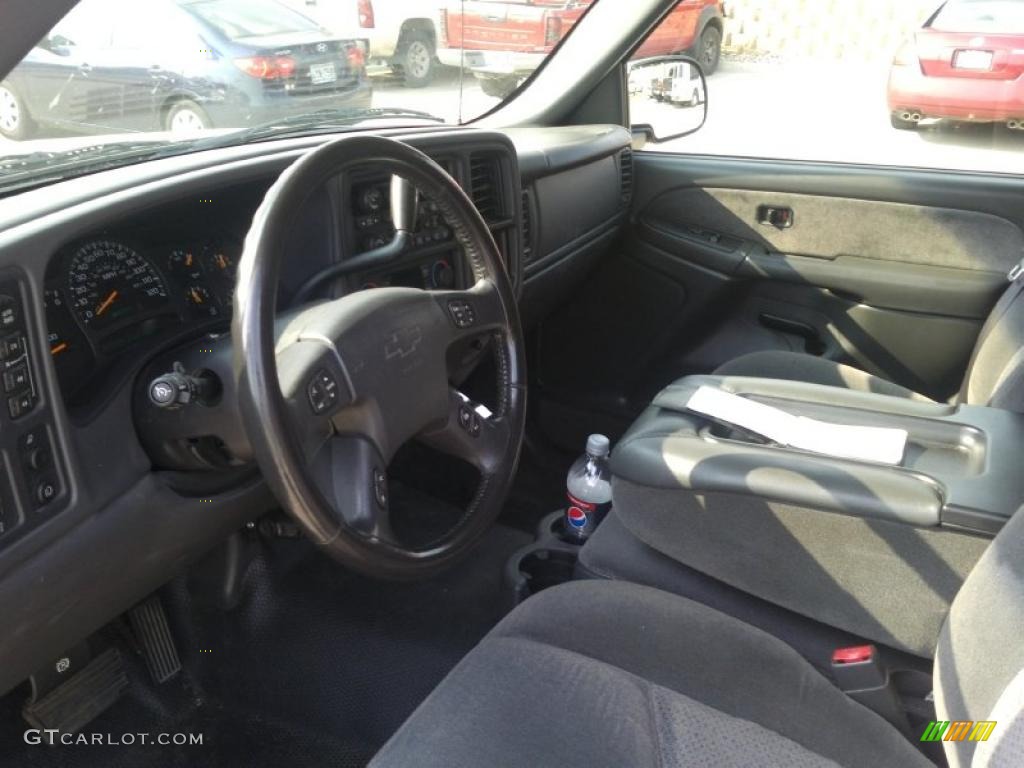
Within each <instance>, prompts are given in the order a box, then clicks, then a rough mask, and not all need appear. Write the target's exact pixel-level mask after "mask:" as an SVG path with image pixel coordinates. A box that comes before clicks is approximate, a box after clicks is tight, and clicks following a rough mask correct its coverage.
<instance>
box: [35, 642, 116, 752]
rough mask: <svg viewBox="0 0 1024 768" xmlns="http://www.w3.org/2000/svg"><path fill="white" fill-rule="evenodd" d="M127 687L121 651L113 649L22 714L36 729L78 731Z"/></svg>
mask: <svg viewBox="0 0 1024 768" xmlns="http://www.w3.org/2000/svg"><path fill="white" fill-rule="evenodd" d="M127 687H128V676H127V675H126V674H125V671H124V665H123V664H122V663H121V654H120V653H119V652H118V650H117V649H116V648H110V649H108V650H106V651H104V652H103V653H102V654H100V655H99V656H97V657H96V658H95V659H93V660H92V661H91V662H89V663H88V664H87V665H86V666H85V667H83V668H82V670H81V671H79V672H76V673H75V674H74V675H73V676H71V677H70V678H68V679H67V680H66V681H65V682H63V683H61V684H60V685H58V686H57V687H56V688H54V689H53V690H52V691H50V692H49V693H47V694H46V695H45V696H43V697H42V698H39V699H36V700H35V701H31V702H29V703H28V704H26V705H25V707H24V708H23V709H22V711H21V714H22V716H23V717H24V718H25V720H26V721H28V723H29V724H30V725H32V726H33V727H35V728H39V729H54V730H57V731H60V732H61V733H77V732H78V731H79V730H81V729H82V728H83V727H84V726H86V725H87V724H88V723H90V722H91V721H92V720H93V718H95V717H96V716H97V715H99V714H100V713H101V712H103V711H104V710H105V709H107V707H109V706H110V705H111V704H113V703H114V702H115V701H117V699H118V698H119V697H120V696H121V693H122V692H123V691H124V689H125V688H127Z"/></svg>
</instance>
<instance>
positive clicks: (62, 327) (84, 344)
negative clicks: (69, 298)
mask: <svg viewBox="0 0 1024 768" xmlns="http://www.w3.org/2000/svg"><path fill="white" fill-rule="evenodd" d="M43 300H44V302H45V305H46V326H47V341H48V343H49V346H50V354H51V355H53V365H54V367H55V368H56V369H57V378H58V379H59V380H60V384H61V388H62V389H63V390H64V393H65V394H66V395H71V394H72V393H73V392H74V391H75V390H76V389H77V388H78V387H80V386H81V385H82V384H84V383H85V382H86V380H87V379H88V378H89V377H90V376H91V374H92V369H93V367H94V366H95V363H96V359H95V357H94V356H93V351H92V347H91V346H90V344H89V341H88V340H87V339H86V338H85V335H84V334H83V333H82V330H81V328H79V327H78V324H77V323H75V320H74V318H73V317H72V316H71V312H70V311H69V309H68V305H67V302H66V301H65V300H64V295H63V293H62V292H61V291H60V289H57V288H47V289H46V290H45V291H44V292H43Z"/></svg>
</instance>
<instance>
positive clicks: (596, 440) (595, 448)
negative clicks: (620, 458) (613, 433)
mask: <svg viewBox="0 0 1024 768" xmlns="http://www.w3.org/2000/svg"><path fill="white" fill-rule="evenodd" d="M611 446H612V441H611V440H609V439H608V438H607V437H605V436H604V435H591V436H590V437H588V438H587V455H588V456H593V457H594V458H595V459H600V458H602V457H604V456H607V455H608V454H609V453H610V452H611Z"/></svg>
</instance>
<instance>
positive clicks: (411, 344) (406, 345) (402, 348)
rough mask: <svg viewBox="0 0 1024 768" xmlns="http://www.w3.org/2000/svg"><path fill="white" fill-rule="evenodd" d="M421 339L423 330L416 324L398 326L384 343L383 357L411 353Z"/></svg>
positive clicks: (388, 357) (401, 355)
mask: <svg viewBox="0 0 1024 768" xmlns="http://www.w3.org/2000/svg"><path fill="white" fill-rule="evenodd" d="M422 340H423V332H422V331H421V330H420V327H419V326H418V325H413V326H410V327H409V328H399V329H398V330H397V331H395V332H394V333H392V334H391V335H390V336H388V339H387V341H386V342H385V343H384V359H385V360H393V359H394V358H396V357H397V358H404V357H408V356H409V355H411V354H413V353H414V352H415V351H416V348H417V347H418V346H419V345H420V342H421V341H422Z"/></svg>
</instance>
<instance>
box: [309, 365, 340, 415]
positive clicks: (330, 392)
mask: <svg viewBox="0 0 1024 768" xmlns="http://www.w3.org/2000/svg"><path fill="white" fill-rule="evenodd" d="M306 392H307V394H308V395H309V404H310V405H311V406H312V408H313V413H317V414H319V413H324V412H326V411H328V410H330V409H331V408H333V407H334V405H335V404H336V403H337V402H338V382H336V381H335V380H334V377H333V376H331V374H330V373H328V372H327V371H326V370H319V371H317V372H316V373H314V374H313V378H312V379H310V381H309V385H308V386H307V387H306Z"/></svg>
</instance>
